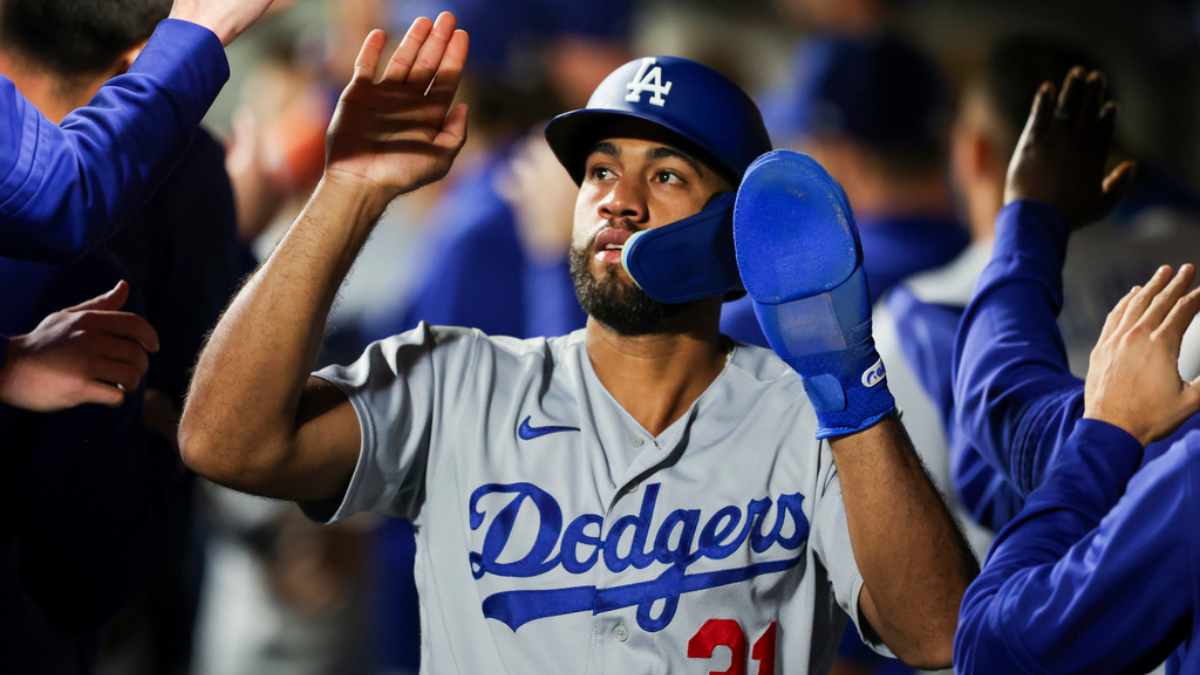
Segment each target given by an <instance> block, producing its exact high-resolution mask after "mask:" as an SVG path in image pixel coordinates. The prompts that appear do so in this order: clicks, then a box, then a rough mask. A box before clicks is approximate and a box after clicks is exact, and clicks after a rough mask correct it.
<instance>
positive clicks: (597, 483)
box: [306, 324, 886, 675]
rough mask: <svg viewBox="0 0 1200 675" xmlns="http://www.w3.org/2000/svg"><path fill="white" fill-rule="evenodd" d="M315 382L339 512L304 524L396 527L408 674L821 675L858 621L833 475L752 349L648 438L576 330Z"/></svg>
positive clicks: (417, 334)
mask: <svg viewBox="0 0 1200 675" xmlns="http://www.w3.org/2000/svg"><path fill="white" fill-rule="evenodd" d="M317 376H318V377H321V378H323V379H325V380H328V381H329V382H332V383H334V384H336V385H337V386H338V387H340V388H341V389H342V390H343V391H344V392H345V393H346V394H347V396H349V398H350V401H351V403H352V405H353V407H354V410H355V413H356V414H357V415H358V420H359V424H360V425H361V428H362V447H361V451H360V456H359V459H358V464H357V466H356V467H355V470H354V473H353V476H352V478H351V480H350V483H349V485H348V487H347V488H346V492H345V494H344V495H343V497H342V499H341V501H340V503H336V504H333V503H331V504H325V505H307V506H306V508H307V510H308V512H309V514H310V515H312V516H313V517H316V518H319V519H323V520H338V519H341V518H345V517H347V516H350V515H352V514H354V513H356V512H359V511H372V512H375V513H380V514H385V515H389V516H400V517H405V518H410V519H412V520H413V522H414V525H415V527H416V531H417V558H416V581H417V587H418V590H419V592H420V606H421V626H422V635H421V669H422V672H424V673H501V672H503V673H514V674H515V673H551V672H553V673H621V674H622V675H632V674H635V673H639V674H640V673H708V672H714V671H720V672H728V673H758V675H768V674H771V673H775V674H778V675H782V674H783V673H804V672H825V671H826V670H828V668H829V665H830V663H831V661H832V659H833V656H834V654H835V652H836V647H837V644H838V641H839V638H840V637H841V634H842V631H843V629H844V627H845V621H846V616H847V613H848V614H849V615H850V616H855V617H857V611H856V608H857V607H858V596H859V593H860V591H861V588H862V577H861V576H860V574H859V571H858V567H857V565H856V564H855V560H854V555H853V552H852V551H851V548H850V539H849V532H848V530H847V527H846V515H845V509H844V506H843V503H842V496H841V486H840V484H839V483H838V476H837V472H836V469H835V466H834V463H833V457H832V455H831V453H830V450H829V446H828V444H826V443H824V442H819V441H817V440H815V439H814V438H813V433H814V430H815V428H816V418H815V417H814V415H813V412H812V409H811V407H810V405H809V403H808V399H807V397H806V396H805V393H804V389H803V387H802V386H801V383H800V380H799V378H798V377H797V376H796V375H795V374H794V373H793V372H792V371H791V370H790V369H789V368H788V367H787V365H786V364H784V363H783V362H782V361H781V360H780V359H779V358H778V357H776V356H775V354H773V353H772V352H771V351H769V350H765V349H759V348H756V347H749V346H745V345H738V346H736V347H735V348H734V350H733V351H732V353H731V354H730V356H729V359H728V361H727V364H726V366H725V368H724V369H723V371H722V372H721V374H720V376H719V377H717V379H716V380H715V381H714V382H713V383H712V384H711V385H710V386H709V388H708V390H707V391H705V392H704V394H703V395H702V396H700V398H699V399H697V400H696V402H695V403H694V404H693V405H692V407H691V409H690V410H689V411H688V412H687V414H685V415H683V416H682V417H681V418H680V419H679V420H677V421H676V422H675V423H673V424H672V425H671V426H670V427H669V428H668V429H666V430H665V431H664V432H663V433H661V434H659V435H658V436H657V437H654V436H652V435H651V434H649V433H648V432H646V431H645V430H644V429H643V428H642V427H641V425H639V424H638V422H637V421H635V420H634V418H633V417H631V416H630V415H629V414H628V413H627V412H626V411H625V410H624V409H623V408H621V406H620V405H619V404H618V403H617V402H616V400H614V399H613V398H612V397H611V396H610V395H609V393H608V391H607V390H606V389H605V388H604V386H603V385H602V384H601V382H600V380H599V379H598V377H597V376H596V373H595V372H594V371H593V369H592V365H591V361H590V359H589V358H588V356H587V351H586V349H585V338H584V332H583V331H577V332H575V333H572V334H570V335H567V336H564V337H559V338H551V339H544V338H537V339H531V340H516V339H511V338H496V337H488V336H485V335H483V334H482V333H480V332H478V331H474V330H466V329H457V328H440V327H438V328H431V327H429V326H427V325H424V324H422V325H421V326H420V327H418V328H417V329H415V330H413V331H410V332H408V333H405V334H403V335H398V336H395V337H392V338H389V339H386V340H383V341H381V342H376V343H374V344H372V345H371V346H370V347H368V348H367V350H366V352H365V353H364V354H363V355H362V357H361V358H360V359H359V360H358V361H357V362H356V363H354V364H353V365H351V366H348V367H340V366H338V367H332V368H327V369H325V370H322V371H320V372H319V373H317ZM879 649H880V650H881V651H882V652H883V653H886V649H885V648H883V647H879Z"/></svg>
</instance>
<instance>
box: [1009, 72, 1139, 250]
mask: <svg viewBox="0 0 1200 675" xmlns="http://www.w3.org/2000/svg"><path fill="white" fill-rule="evenodd" d="M1116 118H1117V107H1116V104H1115V103H1113V102H1112V101H1111V100H1109V98H1108V89H1107V84H1106V82H1105V79H1104V75H1103V74H1102V73H1101V72H1100V71H1092V72H1091V73H1090V74H1087V75H1085V73H1084V70H1083V69H1082V68H1078V67H1077V68H1074V69H1073V70H1071V72H1070V73H1069V74H1067V77H1066V79H1065V80H1064V81H1063V86H1062V92H1061V93H1060V94H1059V95H1058V96H1057V98H1056V97H1055V89H1054V85H1053V84H1051V83H1050V82H1046V83H1043V84H1042V87H1041V89H1039V90H1038V93H1037V95H1036V96H1035V97H1034V99H1033V109H1032V110H1031V111H1030V113H1029V119H1028V121H1027V122H1026V123H1025V130H1024V132H1022V133H1021V139H1020V140H1019V141H1018V142H1017V148H1016V150H1015V151H1014V152H1013V156H1012V160H1011V161H1010V162H1009V165H1008V180H1007V182H1006V184H1005V190H1004V203H1006V204H1007V203H1009V202H1013V201H1017V200H1022V199H1029V200H1034V201H1039V202H1043V203H1046V204H1049V205H1051V206H1054V207H1056V208H1057V209H1058V210H1059V211H1060V212H1061V213H1062V214H1063V216H1064V217H1065V218H1067V221H1068V222H1069V223H1070V225H1071V227H1072V228H1077V227H1081V226H1083V225H1086V224H1088V223H1090V222H1093V221H1095V220H1098V219H1100V218H1102V217H1103V216H1104V215H1105V214H1107V213H1108V212H1109V211H1110V210H1111V209H1112V207H1113V206H1115V205H1116V203H1117V200H1118V199H1119V198H1120V196H1121V192H1122V190H1123V189H1124V187H1125V185H1126V184H1127V183H1128V182H1129V179H1130V178H1131V177H1132V175H1133V162H1130V161H1126V162H1122V163H1121V164H1120V165H1119V166H1117V167H1116V168H1115V169H1113V171H1112V172H1111V173H1109V174H1108V175H1107V176H1105V173H1104V168H1105V164H1106V162H1107V161H1108V150H1109V147H1110V146H1111V145H1112V138H1113V125H1114V123H1115V122H1116Z"/></svg>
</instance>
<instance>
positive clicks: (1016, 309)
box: [953, 202, 1200, 495]
mask: <svg viewBox="0 0 1200 675" xmlns="http://www.w3.org/2000/svg"><path fill="white" fill-rule="evenodd" d="M1069 234H1070V232H1069V230H1068V227H1067V224H1066V222H1065V221H1064V220H1063V219H1062V217H1061V216H1059V214H1058V213H1057V212H1056V211H1055V210H1054V209H1053V208H1052V207H1050V206H1048V205H1045V204H1039V203H1036V202H1016V203H1013V204H1010V205H1008V206H1006V207H1004V209H1003V210H1002V211H1001V212H1000V215H999V216H998V217H997V221H996V243H995V247H994V249H993V252H992V259H991V262H989V263H988V266H987V267H986V268H985V269H984V271H983V275H982V276H981V277H980V280H979V285H978V287H977V288H976V291H975V295H974V297H973V298H972V299H971V302H970V304H969V305H968V306H967V309H966V311H965V313H964V314H963V317H962V320H961V323H960V324H959V328H958V336H957V338H956V341H955V357H954V363H953V373H954V401H955V416H954V423H955V425H956V427H957V430H956V431H957V433H958V434H961V436H962V437H963V438H965V439H967V440H968V441H969V442H970V443H971V444H972V445H973V446H974V447H975V448H976V449H977V450H978V451H979V454H980V455H981V456H982V457H983V459H984V460H986V461H987V462H988V463H989V464H990V465H991V466H992V467H994V468H995V469H996V470H997V471H999V472H1000V474H1001V475H1002V476H1004V478H1005V479H1007V481H1008V482H1009V483H1010V484H1011V485H1012V486H1013V488H1014V489H1015V490H1016V491H1017V492H1018V493H1019V494H1020V495H1027V494H1028V493H1029V492H1030V491H1031V490H1033V489H1034V488H1035V487H1037V486H1038V484H1040V483H1041V479H1042V476H1043V475H1044V473H1045V469H1046V466H1047V465H1048V464H1049V462H1050V460H1051V459H1052V458H1053V456H1054V453H1055V452H1056V451H1057V449H1058V448H1059V447H1061V446H1062V445H1063V443H1064V441H1065V440H1066V438H1067V436H1069V435H1070V433H1071V430H1072V429H1073V428H1074V426H1075V423H1076V422H1077V421H1078V420H1079V419H1080V418H1081V417H1082V416H1083V381H1082V380H1080V379H1079V378H1078V377H1075V376H1074V375H1072V374H1071V372H1070V369H1069V367H1068V363H1067V356H1066V349H1065V347H1064V346H1063V340H1062V336H1061V335H1060V333H1059V330H1058V326H1057V324H1056V323H1055V319H1056V317H1057V315H1058V312H1059V310H1060V309H1061V308H1062V298H1063V291H1062V265H1063V260H1064V257H1065V255H1066V250H1067V238H1068V236H1069ZM1081 236H1086V234H1084V235H1081ZM1198 427H1200V415H1194V416H1193V417H1192V418H1191V419H1189V420H1188V421H1187V422H1185V423H1184V424H1183V426H1182V427H1180V429H1179V430H1178V431H1176V433H1175V434H1173V435H1172V436H1171V437H1169V438H1167V439H1164V440H1162V441H1159V442H1157V443H1152V444H1150V445H1149V446H1148V447H1147V448H1146V456H1147V458H1153V457H1156V456H1158V455H1159V454H1161V453H1162V452H1164V451H1165V450H1166V448H1167V447H1168V446H1169V445H1170V444H1171V443H1172V442H1174V441H1175V440H1177V439H1178V438H1179V437H1181V436H1182V435H1183V434H1185V433H1187V432H1188V431H1189V430H1191V429H1193V428H1198Z"/></svg>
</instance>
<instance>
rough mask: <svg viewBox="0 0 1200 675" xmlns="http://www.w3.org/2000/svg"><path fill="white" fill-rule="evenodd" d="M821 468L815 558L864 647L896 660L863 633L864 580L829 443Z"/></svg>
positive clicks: (815, 512)
mask: <svg viewBox="0 0 1200 675" xmlns="http://www.w3.org/2000/svg"><path fill="white" fill-rule="evenodd" d="M820 452H821V455H822V457H823V460H822V465H823V467H824V469H823V471H822V473H821V477H820V482H819V485H820V488H819V493H818V495H817V499H816V502H815V504H814V506H813V527H812V532H813V535H814V536H813V538H812V539H811V540H810V541H811V544H812V546H813V547H814V550H815V552H816V554H817V558H818V559H819V560H820V562H821V564H822V565H823V566H824V567H825V569H826V571H828V573H829V580H830V583H832V584H833V594H834V596H835V597H836V598H837V603H838V605H839V606H840V607H841V608H842V611H843V612H845V613H846V615H847V616H849V617H850V619H851V621H853V622H854V626H855V627H856V628H857V629H858V636H859V638H860V639H862V641H863V644H865V645H868V646H869V647H870V648H871V649H872V650H874V651H875V652H877V653H879V654H882V655H883V656H887V657H889V658H896V657H895V655H894V654H892V651H891V650H890V649H888V647H887V645H885V644H884V643H883V642H882V641H880V640H872V639H871V638H870V637H869V636H868V635H867V632H866V631H864V630H863V622H864V621H865V619H864V618H863V616H862V614H861V613H860V612H859V595H861V594H862V588H863V578H862V573H861V572H859V570H858V561H857V560H855V558H854V549H853V548H851V545H850V528H849V526H848V525H847V524H846V505H845V502H843V501H842V484H841V482H840V481H839V480H838V475H837V467H836V466H835V465H834V463H833V454H832V451H831V450H830V449H829V443H828V441H821V450H820Z"/></svg>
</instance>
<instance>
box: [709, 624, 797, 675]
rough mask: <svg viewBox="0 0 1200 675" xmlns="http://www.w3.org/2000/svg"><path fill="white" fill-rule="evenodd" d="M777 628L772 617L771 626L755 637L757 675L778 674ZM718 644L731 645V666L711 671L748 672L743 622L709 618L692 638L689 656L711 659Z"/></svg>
mask: <svg viewBox="0 0 1200 675" xmlns="http://www.w3.org/2000/svg"><path fill="white" fill-rule="evenodd" d="M775 632H776V625H775V622H774V621H772V622H771V625H769V626H767V630H765V631H763V634H762V635H761V636H759V638H758V639H757V640H755V641H754V648H753V649H751V650H750V661H757V662H758V671H757V673H755V675H775ZM717 647H728V648H729V652H730V659H729V668H728V669H727V670H721V671H716V670H714V671H712V672H711V673H709V675H747V668H748V667H749V661H747V660H746V633H745V631H743V630H742V626H741V624H739V623H738V622H737V621H735V620H733V619H709V620H708V621H705V622H704V625H703V626H701V627H700V630H698V631H696V634H695V635H693V636H692V639H691V640H688V651H687V655H688V658H689V659H711V658H712V656H713V652H715V651H716V649H717Z"/></svg>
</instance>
